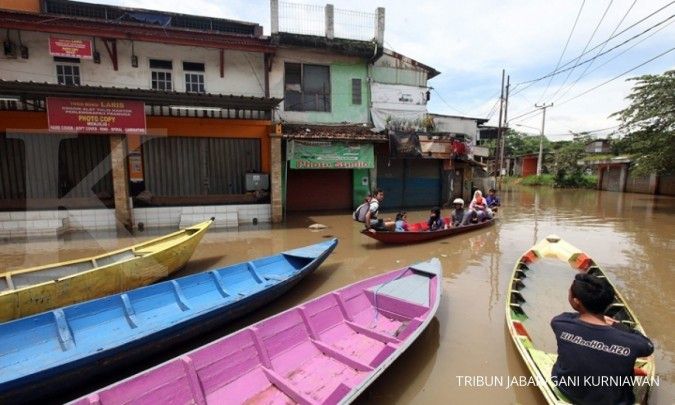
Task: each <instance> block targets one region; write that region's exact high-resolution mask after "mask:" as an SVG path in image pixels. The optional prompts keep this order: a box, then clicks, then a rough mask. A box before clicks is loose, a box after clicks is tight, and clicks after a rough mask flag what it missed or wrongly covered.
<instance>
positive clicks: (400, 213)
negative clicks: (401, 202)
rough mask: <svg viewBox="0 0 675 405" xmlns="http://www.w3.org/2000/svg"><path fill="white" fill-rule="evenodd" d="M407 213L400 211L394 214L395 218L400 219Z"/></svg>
mask: <svg viewBox="0 0 675 405" xmlns="http://www.w3.org/2000/svg"><path fill="white" fill-rule="evenodd" d="M406 214H407V212H405V211H400V212H399V213H398V214H396V220H397V221H400V220H402V219H403V217H404V216H405V215H406Z"/></svg>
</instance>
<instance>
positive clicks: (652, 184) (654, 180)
mask: <svg viewBox="0 0 675 405" xmlns="http://www.w3.org/2000/svg"><path fill="white" fill-rule="evenodd" d="M658 191H659V176H657V175H656V174H655V173H652V174H650V175H649V194H657V193H658Z"/></svg>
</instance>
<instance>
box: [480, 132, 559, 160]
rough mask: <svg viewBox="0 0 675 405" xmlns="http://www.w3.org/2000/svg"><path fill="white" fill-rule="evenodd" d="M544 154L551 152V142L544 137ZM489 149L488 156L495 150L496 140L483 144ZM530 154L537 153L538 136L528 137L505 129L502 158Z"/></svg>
mask: <svg viewBox="0 0 675 405" xmlns="http://www.w3.org/2000/svg"><path fill="white" fill-rule="evenodd" d="M542 144H543V150H544V153H546V152H548V151H550V150H551V141H549V140H548V139H546V137H544V140H543V142H542ZM482 146H485V147H487V148H489V149H490V155H494V154H495V152H496V150H497V140H496V139H490V140H489V141H486V142H485V143H483V145H482ZM530 153H539V135H528V134H526V133H523V132H518V131H516V130H514V129H510V128H509V129H507V130H506V132H505V133H504V156H507V157H508V156H521V155H527V154H530Z"/></svg>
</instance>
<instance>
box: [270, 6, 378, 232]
mask: <svg viewBox="0 0 675 405" xmlns="http://www.w3.org/2000/svg"><path fill="white" fill-rule="evenodd" d="M270 11H271V41H272V44H274V46H276V47H277V49H276V53H275V55H274V57H273V59H272V61H271V64H270V95H271V96H272V97H275V98H283V101H282V103H281V104H280V105H279V108H278V110H277V116H276V117H275V119H276V121H277V122H278V123H279V124H280V125H279V126H278V131H277V132H278V134H277V135H276V137H275V136H273V139H272V165H273V167H272V213H273V217H274V218H275V219H277V218H280V217H281V216H282V215H283V213H284V212H286V211H306V210H310V211H316V210H343V209H350V208H351V207H352V206H353V205H354V204H355V202H358V201H362V200H363V197H364V196H365V195H366V194H367V193H368V192H369V189H370V187H371V184H372V182H371V175H370V172H371V170H373V169H374V168H375V160H374V152H373V151H374V148H373V144H374V143H378V142H386V137H385V136H382V135H380V134H376V133H374V132H372V131H371V125H370V121H371V120H370V115H369V106H370V103H371V95H370V86H369V82H368V80H369V65H370V63H371V62H372V61H373V60H374V59H375V58H376V57H377V56H378V55H379V54H380V53H381V52H382V41H383V32H384V9H381V8H380V9H377V10H376V12H375V13H361V12H353V11H349V10H340V9H337V8H334V7H333V6H332V5H330V4H329V5H326V6H313V5H304V4H293V3H286V2H279V1H277V0H271V1H270ZM355 24H356V26H360V27H363V26H365V27H367V28H366V29H365V31H361V32H358V29H356V30H355V29H353V28H354V27H355Z"/></svg>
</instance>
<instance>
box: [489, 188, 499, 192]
mask: <svg viewBox="0 0 675 405" xmlns="http://www.w3.org/2000/svg"><path fill="white" fill-rule="evenodd" d="M496 192H497V190H495V189H494V188H491V189H489V190H488V193H496Z"/></svg>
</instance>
